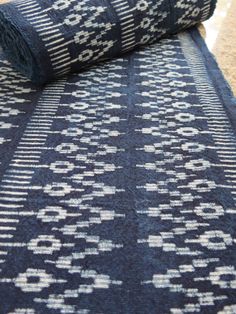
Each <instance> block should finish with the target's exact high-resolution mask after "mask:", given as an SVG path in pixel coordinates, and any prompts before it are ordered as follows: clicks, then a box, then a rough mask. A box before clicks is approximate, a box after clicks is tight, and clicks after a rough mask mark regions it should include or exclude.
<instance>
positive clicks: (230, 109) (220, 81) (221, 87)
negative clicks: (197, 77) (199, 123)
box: [189, 28, 236, 135]
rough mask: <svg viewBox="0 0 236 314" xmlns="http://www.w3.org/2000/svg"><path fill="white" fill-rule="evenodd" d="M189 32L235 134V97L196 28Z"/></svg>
mask: <svg viewBox="0 0 236 314" xmlns="http://www.w3.org/2000/svg"><path fill="white" fill-rule="evenodd" d="M189 34H190V36H191V38H192V40H193V42H194V43H195V44H196V46H197V47H198V49H199V50H200V51H201V54H202V58H203V59H204V60H205V67H206V70H207V73H208V75H209V77H210V79H211V81H212V83H213V85H214V88H215V89H216V91H217V94H218V96H219V97H220V99H221V100H222V103H223V104H224V108H225V110H226V113H227V115H228V118H229V120H230V122H231V125H232V128H233V131H234V133H235V135H236V97H235V95H234V93H233V90H232V88H231V86H230V85H229V83H228V81H227V79H226V77H225V76H224V74H223V72H222V70H221V69H220V67H219V65H218V63H217V61H216V58H215V56H214V55H213V54H212V53H211V51H210V50H209V48H208V47H207V44H206V42H205V40H204V38H203V37H202V35H201V34H200V31H199V30H198V29H197V28H192V29H190V30H189Z"/></svg>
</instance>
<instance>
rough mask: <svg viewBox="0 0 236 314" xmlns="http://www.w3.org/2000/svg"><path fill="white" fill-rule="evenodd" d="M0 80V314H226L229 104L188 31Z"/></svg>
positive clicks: (232, 197) (233, 172)
mask: <svg viewBox="0 0 236 314" xmlns="http://www.w3.org/2000/svg"><path fill="white" fill-rule="evenodd" d="M0 73H1V76H0V90H1V103H0V135H1V136H0V145H1V146H0V149H1V163H0V174H1V181H0V182H1V183H0V268H1V272H0V300H1V302H0V313H1V314H43V313H48V314H67V313H68V314H69V313H71V314H74V313H76V314H87V313H96V314H97V313H107V314H108V313H109V314H110V313H117V314H118V313H127V314H136V313H137V314H139V313H140V314H162V313H172V314H182V313H207V314H209V313H218V314H233V313H236V294H235V289H236V269H235V265H236V263H235V260H236V253H235V245H236V228H235V226H236V217H235V214H236V134H235V127H236V126H235V99H234V98H233V96H232V94H231V92H230V90H229V88H228V86H227V84H226V83H225V81H224V79H223V77H222V75H221V73H220V71H219V69H218V68H217V66H216V64H215V61H214V60H213V58H212V56H211V55H210V54H209V52H208V50H207V48H206V47H205V44H204V42H203V40H202V39H201V38H200V35H199V34H198V32H197V31H196V30H192V31H188V32H185V33H181V34H179V35H176V36H174V37H172V38H169V39H163V40H161V41H160V42H159V43H156V44H153V45H150V46H148V47H146V48H142V49H140V50H138V51H136V52H133V53H131V54H129V55H127V56H124V57H121V58H118V59H113V60H111V61H109V62H106V63H102V64H100V65H96V66H94V67H92V68H90V69H89V70H88V71H84V72H82V73H80V74H74V75H71V76H69V77H68V78H63V79H61V80H58V81H56V82H53V83H50V84H48V85H47V86H46V87H45V88H44V89H39V88H35V86H34V85H32V84H31V83H29V82H28V81H27V80H26V79H25V78H24V77H22V76H21V75H20V74H18V72H16V71H15V70H13V69H12V68H11V66H10V65H9V62H8V61H6V60H5V59H4V57H3V56H2V58H1V66H0Z"/></svg>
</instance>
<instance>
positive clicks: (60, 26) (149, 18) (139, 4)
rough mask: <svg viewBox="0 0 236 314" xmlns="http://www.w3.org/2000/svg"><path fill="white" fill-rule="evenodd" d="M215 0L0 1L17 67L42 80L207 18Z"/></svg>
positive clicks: (0, 20)
mask: <svg viewBox="0 0 236 314" xmlns="http://www.w3.org/2000/svg"><path fill="white" fill-rule="evenodd" d="M215 4H216V0H178V1H176V0H81V1H78V0H25V1H19V0H15V1H10V2H8V3H4V4H2V5H1V6H0V40H1V44H2V47H3V49H4V51H5V52H6V55H7V57H8V59H9V60H10V61H11V62H12V64H13V65H14V67H15V68H16V69H17V70H19V71H20V72H21V73H22V74H24V75H25V76H26V77H28V78H29V79H30V80H32V81H33V82H35V83H38V84H43V83H45V82H48V81H51V80H53V79H55V78H57V77H60V76H63V75H65V74H67V73H70V72H78V71H80V70H81V69H83V68H85V67H87V66H88V65H91V64H94V63H96V62H98V61H100V60H105V59H110V58H112V57H116V56H119V55H121V54H123V53H126V52H128V51H130V50H132V49H134V48H135V47H138V46H140V45H144V44H148V43H152V42H154V41H156V40H157V39H159V38H161V37H163V36H167V35H170V34H174V33H176V32H179V31H180V30H183V29H185V28H187V27H190V26H192V25H195V24H196V23H199V22H200V21H203V20H206V19H207V18H209V17H210V16H211V15H212V13H213V11H214V8H215Z"/></svg>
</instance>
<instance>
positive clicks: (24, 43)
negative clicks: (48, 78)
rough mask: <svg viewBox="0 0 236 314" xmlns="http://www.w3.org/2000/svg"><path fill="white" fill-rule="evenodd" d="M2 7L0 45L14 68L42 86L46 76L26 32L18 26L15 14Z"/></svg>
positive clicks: (4, 6)
mask: <svg viewBox="0 0 236 314" xmlns="http://www.w3.org/2000/svg"><path fill="white" fill-rule="evenodd" d="M9 11H10V10H9V7H7V6H6V5H4V4H2V5H1V6H0V45H1V46H2V49H3V52H4V54H5V55H6V57H7V59H8V60H9V61H10V63H11V64H12V66H13V67H14V68H15V69H16V70H17V71H19V72H20V73H21V74H23V75H24V76H25V77H27V78H28V79H30V80H31V81H32V82H33V83H35V84H36V83H37V84H42V83H43V82H44V81H45V76H44V75H43V73H42V69H40V66H39V65H38V63H37V60H36V58H35V56H34V52H33V51H32V48H31V45H30V39H29V38H28V37H27V36H28V34H26V32H25V31H23V30H22V29H20V27H19V26H18V25H17V23H16V21H17V19H16V18H15V20H14V17H15V14H14V12H9Z"/></svg>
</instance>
